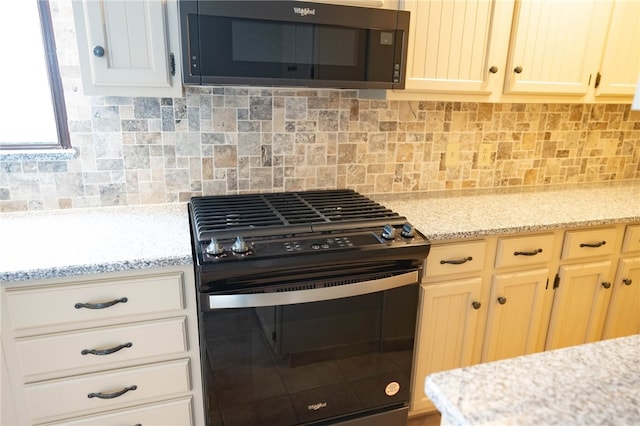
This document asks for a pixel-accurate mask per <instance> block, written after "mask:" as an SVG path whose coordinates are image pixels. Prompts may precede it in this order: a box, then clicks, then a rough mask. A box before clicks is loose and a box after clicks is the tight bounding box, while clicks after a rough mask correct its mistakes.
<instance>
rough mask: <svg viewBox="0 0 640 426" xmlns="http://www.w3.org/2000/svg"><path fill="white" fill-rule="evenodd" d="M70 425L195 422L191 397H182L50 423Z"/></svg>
mask: <svg viewBox="0 0 640 426" xmlns="http://www.w3.org/2000/svg"><path fill="white" fill-rule="evenodd" d="M63 424H64V425H69V426H111V425H113V426H119V425H137V424H139V425H153V426H176V425H183V426H188V425H192V424H193V415H192V412H191V398H182V399H177V400H173V401H167V402H163V403H161V404H150V405H144V406H141V407H135V408H131V409H128V410H118V411H114V412H111V413H107V414H102V415H99V416H91V417H84V418H82V419H78V420H71V421H65V422H63V423H48V425H51V426H53V425H63Z"/></svg>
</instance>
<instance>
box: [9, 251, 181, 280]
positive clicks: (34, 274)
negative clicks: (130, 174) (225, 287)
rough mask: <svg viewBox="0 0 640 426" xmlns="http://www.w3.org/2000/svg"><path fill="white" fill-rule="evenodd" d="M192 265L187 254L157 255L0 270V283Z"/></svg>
mask: <svg viewBox="0 0 640 426" xmlns="http://www.w3.org/2000/svg"><path fill="white" fill-rule="evenodd" d="M185 265H193V258H192V257H191V255H189V256H176V257H158V258H150V259H132V260H122V261H114V262H108V263H93V264H84V265H78V264H69V265H63V266H54V267H50V268H38V269H27V270H16V271H8V272H2V273H1V275H0V283H2V282H14V281H32V280H45V279H55V278H65V277H73V276H79V275H89V274H105V273H109V272H126V271H140V270H144V269H152V268H167V267H172V266H185Z"/></svg>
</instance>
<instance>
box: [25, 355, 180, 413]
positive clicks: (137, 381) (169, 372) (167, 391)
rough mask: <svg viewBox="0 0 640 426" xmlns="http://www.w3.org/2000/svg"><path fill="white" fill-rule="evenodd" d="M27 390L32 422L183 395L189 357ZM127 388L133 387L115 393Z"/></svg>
mask: <svg viewBox="0 0 640 426" xmlns="http://www.w3.org/2000/svg"><path fill="white" fill-rule="evenodd" d="M24 389H25V395H26V399H27V405H28V409H29V413H30V415H31V419H32V421H33V422H42V421H47V420H54V418H65V417H75V416H80V415H85V414H91V413H97V412H101V411H105V410H110V409H115V408H125V407H131V406H134V405H138V404H141V403H147V402H154V401H158V400H159V399H161V398H169V397H172V396H181V395H184V394H186V393H187V392H189V390H190V378H189V360H188V359H180V360H176V361H171V362H165V363H157V364H149V365H146V366H144V367H132V368H124V369H120V370H113V371H108V372H104V373H99V374H90V375H84V376H74V377H72V378H69V379H61V380H51V381H47V382H40V383H36V384H31V385H25V387H24ZM125 389H130V390H129V391H126V392H124V393H122V394H121V395H119V396H113V395H118V393H121V392H122V391H124V390H125ZM95 394H100V395H103V396H105V395H106V396H112V397H111V398H106V399H103V398H100V397H98V396H95ZM90 395H93V396H91V397H90Z"/></svg>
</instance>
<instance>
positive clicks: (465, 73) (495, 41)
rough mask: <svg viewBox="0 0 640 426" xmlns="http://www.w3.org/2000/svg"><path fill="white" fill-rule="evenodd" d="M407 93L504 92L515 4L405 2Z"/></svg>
mask: <svg viewBox="0 0 640 426" xmlns="http://www.w3.org/2000/svg"><path fill="white" fill-rule="evenodd" d="M404 6H405V7H404V9H405V10H409V11H410V12H411V24H410V25H411V26H410V29H409V46H408V49H409V50H408V52H409V53H408V62H407V79H406V89H407V90H425V91H430V92H458V93H474V94H478V93H486V94H488V93H491V92H493V91H495V90H498V91H499V90H500V88H501V86H502V79H503V77H504V63H505V57H506V53H507V47H508V43H509V28H510V25H509V24H510V22H511V13H512V11H513V1H510V0H494V1H489V0H430V1H424V0H407V1H405V2H404Z"/></svg>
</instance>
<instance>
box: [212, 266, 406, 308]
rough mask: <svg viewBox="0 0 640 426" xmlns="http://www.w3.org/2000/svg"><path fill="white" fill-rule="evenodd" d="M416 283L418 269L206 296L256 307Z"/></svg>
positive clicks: (221, 304) (225, 304)
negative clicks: (330, 283)
mask: <svg viewBox="0 0 640 426" xmlns="http://www.w3.org/2000/svg"><path fill="white" fill-rule="evenodd" d="M416 283H418V271H417V270H416V271H412V272H407V273H404V274H400V275H395V276H393V277H388V278H380V279H376V280H370V281H362V282H358V283H353V284H345V285H341V286H334V287H324V288H315V289H311V290H296V291H287V292H278V293H254V294H209V295H207V297H208V298H209V308H210V309H226V308H256V307H260V306H280V305H293V304H296V303H307V302H320V301H324V300H332V299H342V298H345V297H352V296H362V295H364V294H370V293H377V292H380V291H385V290H391V289H394V288H398V287H404V286H406V285H412V284H416Z"/></svg>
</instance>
